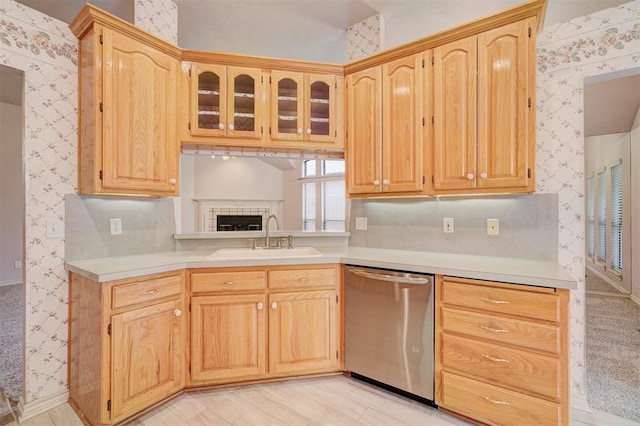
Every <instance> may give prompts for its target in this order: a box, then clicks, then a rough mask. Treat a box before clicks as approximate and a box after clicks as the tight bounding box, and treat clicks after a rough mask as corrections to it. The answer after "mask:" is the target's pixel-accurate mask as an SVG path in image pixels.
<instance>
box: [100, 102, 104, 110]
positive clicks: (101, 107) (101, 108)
mask: <svg viewBox="0 0 640 426" xmlns="http://www.w3.org/2000/svg"><path fill="white" fill-rule="evenodd" d="M102 111H103V106H102V102H100V112H102Z"/></svg>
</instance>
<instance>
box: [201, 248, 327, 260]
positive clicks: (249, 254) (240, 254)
mask: <svg viewBox="0 0 640 426" xmlns="http://www.w3.org/2000/svg"><path fill="white" fill-rule="evenodd" d="M319 256H322V253H320V252H319V251H318V250H316V249H314V248H313V247H294V248H292V249H265V248H256V249H255V250H254V249H250V248H230V249H218V250H216V251H214V252H213V253H211V254H210V255H209V257H207V259H208V260H243V259H291V258H300V257H319Z"/></svg>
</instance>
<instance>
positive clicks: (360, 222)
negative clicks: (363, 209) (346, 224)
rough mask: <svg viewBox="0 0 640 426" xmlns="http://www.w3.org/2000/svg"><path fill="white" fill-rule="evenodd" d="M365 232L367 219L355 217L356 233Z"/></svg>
mask: <svg viewBox="0 0 640 426" xmlns="http://www.w3.org/2000/svg"><path fill="white" fill-rule="evenodd" d="M366 230H367V218H366V217H356V231H366Z"/></svg>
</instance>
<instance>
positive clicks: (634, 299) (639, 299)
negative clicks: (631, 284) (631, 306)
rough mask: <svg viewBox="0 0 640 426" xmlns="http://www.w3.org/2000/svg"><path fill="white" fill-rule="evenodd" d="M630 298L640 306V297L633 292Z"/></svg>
mask: <svg viewBox="0 0 640 426" xmlns="http://www.w3.org/2000/svg"><path fill="white" fill-rule="evenodd" d="M629 298H630V299H631V301H632V302H635V303H636V305H638V306H640V298H638V297H637V296H636V295H634V294H632V295H630V296H629Z"/></svg>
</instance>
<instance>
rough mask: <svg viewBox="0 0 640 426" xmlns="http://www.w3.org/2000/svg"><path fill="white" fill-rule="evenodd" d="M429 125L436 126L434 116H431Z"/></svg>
mask: <svg viewBox="0 0 640 426" xmlns="http://www.w3.org/2000/svg"><path fill="white" fill-rule="evenodd" d="M431 124H436V117H435V116H433V115H432V116H431Z"/></svg>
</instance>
